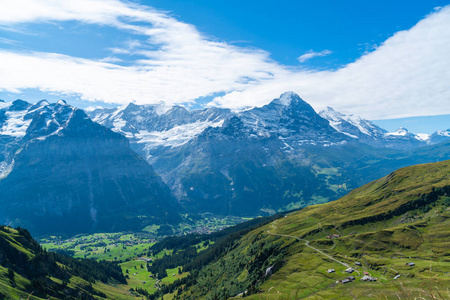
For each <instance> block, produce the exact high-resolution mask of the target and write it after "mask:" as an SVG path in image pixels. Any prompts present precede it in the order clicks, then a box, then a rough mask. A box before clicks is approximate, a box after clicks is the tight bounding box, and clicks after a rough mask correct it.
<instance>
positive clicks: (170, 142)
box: [134, 120, 223, 148]
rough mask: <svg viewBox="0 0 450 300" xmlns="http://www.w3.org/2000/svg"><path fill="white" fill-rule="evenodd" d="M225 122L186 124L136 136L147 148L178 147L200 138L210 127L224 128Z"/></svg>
mask: <svg viewBox="0 0 450 300" xmlns="http://www.w3.org/2000/svg"><path fill="white" fill-rule="evenodd" d="M222 124H223V120H222V121H219V122H201V121H197V122H194V123H189V124H184V125H179V126H175V127H173V128H171V129H169V130H165V131H151V132H149V131H146V130H141V131H139V133H138V134H136V135H134V138H135V139H137V142H138V143H145V144H147V147H149V148H153V147H156V146H166V147H178V146H181V145H184V144H186V143H187V142H189V141H190V140H191V139H193V138H195V137H196V136H198V135H199V134H200V133H202V132H203V131H204V130H205V129H206V128H208V127H219V126H222Z"/></svg>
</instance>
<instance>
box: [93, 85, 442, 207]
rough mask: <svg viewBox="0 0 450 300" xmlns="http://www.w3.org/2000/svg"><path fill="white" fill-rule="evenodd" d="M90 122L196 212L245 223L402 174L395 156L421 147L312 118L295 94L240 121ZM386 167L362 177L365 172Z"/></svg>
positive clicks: (411, 139) (165, 116)
mask: <svg viewBox="0 0 450 300" xmlns="http://www.w3.org/2000/svg"><path fill="white" fill-rule="evenodd" d="M89 115H90V116H91V118H92V119H93V120H95V121H96V122H99V123H100V124H102V125H105V126H107V127H109V128H111V129H112V130H113V131H115V132H118V133H121V134H122V135H125V136H127V137H128V138H129V139H130V142H131V145H132V148H133V149H134V150H135V151H137V152H138V153H139V154H141V155H142V156H143V157H145V158H147V160H148V161H149V162H150V163H151V164H152V166H153V167H154V168H155V171H156V172H157V173H158V174H159V175H160V176H161V178H162V179H163V181H164V182H165V183H166V184H167V185H168V186H169V187H170V188H171V190H172V192H173V194H174V195H175V196H176V198H177V199H178V200H179V201H180V203H182V204H183V205H184V206H185V207H186V208H187V209H188V210H191V211H196V212H198V211H200V212H214V213H220V214H237V215H239V214H241V215H248V214H258V213H261V210H264V211H273V210H277V209H290V208H294V207H301V206H304V205H307V204H311V203H319V202H325V201H328V200H331V199H336V198H337V197H339V196H341V195H343V194H345V193H346V192H347V191H348V190H349V189H350V188H352V187H357V186H359V185H361V184H363V183H366V182H367V181H368V180H369V179H375V178H377V177H380V176H382V175H384V173H382V172H384V171H385V170H390V168H393V166H394V165H395V167H397V168H398V165H396V164H395V163H391V157H392V158H394V157H396V156H399V155H401V154H400V153H402V152H398V151H399V150H404V149H411V148H417V147H420V146H426V145H427V142H426V141H423V140H420V139H418V136H416V135H410V134H407V135H400V134H398V135H396V134H390V133H388V132H387V131H386V130H383V129H381V128H380V127H378V126H376V125H375V124H373V123H371V122H370V121H367V120H364V119H362V118H360V117H356V116H353V115H350V116H347V115H344V114H341V113H339V112H336V111H334V110H333V109H332V108H328V109H327V110H325V111H323V112H321V113H320V114H317V113H316V112H315V111H314V109H313V108H312V107H311V106H310V105H309V104H308V103H306V102H305V101H304V100H302V99H301V98H300V97H299V96H298V95H297V94H295V93H293V92H287V93H284V94H282V95H281V96H280V97H279V98H277V99H274V100H273V101H272V102H271V103H269V104H267V105H265V106H263V107H255V108H252V109H247V110H244V111H240V112H231V111H229V110H226V109H220V108H210V109H203V110H194V111H187V110H186V109H184V108H183V107H180V106H167V105H165V104H163V103H159V104H156V105H145V106H139V105H135V104H130V105H128V106H127V107H123V108H119V109H113V110H111V109H105V110H94V111H91V112H89ZM444 156H445V155H444ZM388 161H389V164H388V166H386V167H384V166H383V165H380V166H378V167H377V168H378V169H379V171H374V172H373V174H370V175H367V176H366V174H368V171H367V168H368V164H369V163H372V162H388ZM407 161H408V160H404V161H402V163H404V164H405V165H407ZM391 164H392V166H391ZM358 174H359V175H358Z"/></svg>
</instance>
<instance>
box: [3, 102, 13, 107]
mask: <svg viewBox="0 0 450 300" xmlns="http://www.w3.org/2000/svg"><path fill="white" fill-rule="evenodd" d="M11 105H12V102H0V109H3V108H8V107H10V106H11Z"/></svg>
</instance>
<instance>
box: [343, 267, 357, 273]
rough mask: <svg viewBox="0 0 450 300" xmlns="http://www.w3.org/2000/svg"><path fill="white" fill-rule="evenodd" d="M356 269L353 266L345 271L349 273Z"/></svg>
mask: <svg viewBox="0 0 450 300" xmlns="http://www.w3.org/2000/svg"><path fill="white" fill-rule="evenodd" d="M354 271H355V270H354V269H353V268H348V269H347V270H345V272H347V273H353V272H354Z"/></svg>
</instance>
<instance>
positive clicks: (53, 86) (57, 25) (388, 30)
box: [0, 0, 450, 127]
mask: <svg viewBox="0 0 450 300" xmlns="http://www.w3.org/2000/svg"><path fill="white" fill-rule="evenodd" d="M449 4H450V2H449V1H438V0H430V1H407V2H406V1H392V0H391V1H333V0H330V1H294V0H291V1H287V0H279V1H254V0H248V1H235V0H229V1H219V0H218V1H210V0H196V1H182V0H164V1H163V0H156V1H131V2H125V1H120V0H89V1H88V0H67V1H57V0H16V1H10V2H9V3H7V4H3V5H2V10H1V11H0V98H1V99H5V100H7V101H9V100H13V99H16V98H23V99H27V100H30V101H34V100H36V101H37V100H39V99H42V98H47V99H49V100H51V101H52V100H56V99H59V98H65V99H67V100H69V103H73V104H74V105H78V106H84V107H85V106H88V105H103V106H112V105H122V104H126V103H128V102H130V101H134V102H136V103H141V104H143V103H155V102H159V101H161V100H162V101H166V102H169V103H176V104H184V105H186V106H188V107H199V106H201V105H210V106H221V107H230V108H234V109H240V108H243V107H247V106H254V105H256V106H260V105H264V104H266V103H268V102H269V101H270V100H272V99H273V98H276V97H277V96H279V95H280V94H281V93H282V92H284V91H287V90H293V91H295V92H297V93H298V94H299V95H300V96H301V97H302V98H303V99H304V100H306V101H307V102H309V103H311V105H313V107H314V108H315V109H316V110H320V109H321V108H324V107H325V106H327V105H329V106H332V107H334V108H335V109H336V110H338V111H341V112H344V113H353V114H358V115H361V116H362V117H364V118H368V119H392V118H402V117H413V116H426V115H442V114H447V113H450V100H449V99H450V86H449V85H450V84H449V82H450V71H449V70H450V58H449V55H448V53H450V6H448V5H449ZM444 127H445V126H444ZM447 127H450V124H448V126H447Z"/></svg>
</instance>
